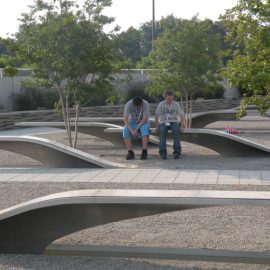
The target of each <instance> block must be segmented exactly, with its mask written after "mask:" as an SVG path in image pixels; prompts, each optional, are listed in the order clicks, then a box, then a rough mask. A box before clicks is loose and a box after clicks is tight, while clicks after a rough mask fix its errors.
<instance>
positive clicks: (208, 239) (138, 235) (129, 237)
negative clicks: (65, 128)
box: [0, 119, 270, 270]
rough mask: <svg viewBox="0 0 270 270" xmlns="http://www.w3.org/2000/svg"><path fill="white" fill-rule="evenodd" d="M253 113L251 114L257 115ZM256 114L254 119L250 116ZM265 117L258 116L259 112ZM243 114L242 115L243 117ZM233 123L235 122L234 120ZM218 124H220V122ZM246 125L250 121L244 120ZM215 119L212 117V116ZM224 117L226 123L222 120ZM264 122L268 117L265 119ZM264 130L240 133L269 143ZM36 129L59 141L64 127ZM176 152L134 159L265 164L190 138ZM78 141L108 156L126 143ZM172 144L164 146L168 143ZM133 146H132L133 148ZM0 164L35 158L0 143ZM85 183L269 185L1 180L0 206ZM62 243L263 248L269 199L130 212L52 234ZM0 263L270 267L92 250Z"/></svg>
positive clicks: (0, 261) (200, 165)
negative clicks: (258, 203) (224, 154)
mask: <svg viewBox="0 0 270 270" xmlns="http://www.w3.org/2000/svg"><path fill="white" fill-rule="evenodd" d="M257 120H258V119H257ZM257 120H256V121H257ZM264 120H265V119H264ZM252 121H255V120H253V119H251V121H243V122H240V121H239V122H233V123H234V124H233V125H232V124H231V125H232V126H233V127H235V128H238V129H240V128H241V126H237V125H240V124H241V125H243V126H242V127H245V128H248V127H250V128H252V127H253V126H254V124H253V123H252ZM244 122H245V123H244ZM236 123H237V125H236ZM219 124H220V126H219V127H220V128H222V127H223V126H222V124H221V123H219ZM247 124H248V125H250V126H247ZM215 125H217V124H216V123H215ZM226 125H229V124H228V123H227V122H226ZM264 125H266V127H264V128H265V129H266V130H267V128H268V125H270V124H269V122H268V125H267V122H266V123H265V122H264ZM269 135H270V128H269V133H252V132H251V133H245V132H243V133H240V135H239V136H245V137H248V138H250V139H253V140H256V141H258V142H260V143H262V144H265V145H267V146H270V136H269ZM42 136H43V137H46V138H50V139H54V140H56V141H59V142H62V143H66V135H65V132H61V133H57V134H46V135H42ZM182 146H183V156H182V157H181V159H180V160H178V161H175V160H173V159H169V160H166V161H165V162H164V161H160V159H159V157H158V150H157V149H156V148H151V149H149V159H148V160H147V161H146V162H142V161H140V160H138V159H136V160H135V161H133V163H135V164H137V165H138V166H140V167H145V168H155V167H159V168H160V167H163V168H184V169H243V170H244V169H245V170H256V169H260V170H269V168H270V166H269V165H270V159H269V158H252V157H246V158H221V157H219V156H218V155H217V154H216V153H215V152H213V151H210V150H208V149H206V148H203V147H199V146H196V145H192V144H188V143H182ZM78 148H79V149H81V150H83V151H86V152H89V153H92V154H96V155H99V156H104V158H106V159H108V160H113V161H117V162H123V163H125V162H126V161H125V160H124V155H125V153H126V150H125V149H124V148H120V147H119V148H115V147H113V146H112V145H111V144H110V143H107V142H105V141H102V140H99V139H96V138H93V137H91V136H88V135H84V134H80V138H79V145H78ZM169 151H170V152H171V149H170V150H169ZM139 153H140V149H136V154H137V156H138V155H139ZM0 164H1V165H0V166H1V167H5V166H14V167H26V166H30V167H33V166H41V164H39V163H38V162H36V161H34V160H32V159H29V158H25V157H22V156H19V155H15V154H12V153H9V152H6V151H0ZM91 188H108V189H111V188H119V189H179V190H181V189H219V190H221V189H222V190H268V191H270V186H236V185H233V186H229V185H218V186H217V185H181V184H170V185H167V184H126V183H65V184H61V183H14V182H13V183H11V182H9V183H7V182H2V183H0V198H1V199H0V209H4V208H6V207H9V206H12V205H15V204H18V203H21V202H24V201H26V200H29V199H32V198H36V197H39V196H43V195H46V194H51V193H56V192H61V191H67V190H74V189H91ZM56 243H62V244H100V245H105V244H109V245H127V246H154V247H158V246H161V247H179V248H211V249H230V250H247V251H262V252H268V253H269V252H270V211H269V207H243V206H241V207H240V206H237V207H236V206H227V207H215V208H204V209H193V210H185V211H177V212H172V213H166V214H161V215H155V216H151V217H143V218H136V219H131V220H126V221H121V222H116V223H113V224H107V225H102V226H97V227H94V228H89V229H86V230H82V231H79V232H76V233H74V234H71V235H68V236H66V237H63V238H61V239H58V240H57V241H56ZM0 269H1V270H2V269H5V270H11V269H12V270H30V269H31V270H32V269H45V270H47V269H48V270H49V269H50V270H54V269H61V270H62V269H63V270H64V269H65V270H67V269H78V270H80V269H94V270H99V269H100V270H101V269H102V270H107V269H108V270H112V269H117V270H118V269H119V270H120V269H131V270H132V269H134V270H135V269H149V270H151V269H157V270H165V269H166V270H167V269H168V270H203V269H211V270H225V269H237V270H238V269H246V270H252V269H269V270H270V266H260V265H244V264H228V263H210V262H185V261H173V260H143V259H118V258H91V257H66V256H62V257H57V256H44V255H42V256H41V255H40V256H39V255H0Z"/></svg>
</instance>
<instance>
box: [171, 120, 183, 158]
mask: <svg viewBox="0 0 270 270" xmlns="http://www.w3.org/2000/svg"><path fill="white" fill-rule="evenodd" d="M171 131H172V135H173V158H174V159H178V158H179V156H180V154H181V144H180V133H179V132H180V126H179V124H178V123H171Z"/></svg>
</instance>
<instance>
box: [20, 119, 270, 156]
mask: <svg viewBox="0 0 270 270" xmlns="http://www.w3.org/2000/svg"><path fill="white" fill-rule="evenodd" d="M16 125H17V126H21V127H22V126H24V127H26V126H27V127H29V126H35V127H37V126H39V127H44V126H46V127H58V128H62V129H63V128H64V123H63V122H19V123H16ZM78 131H79V132H82V133H86V134H89V135H93V136H96V137H98V138H100V139H104V140H107V141H109V142H111V143H112V144H114V145H116V146H124V141H123V138H122V131H123V127H121V126H117V125H113V124H108V123H98V122H85V123H84V122H81V123H79V125H78ZM150 131H151V134H152V135H151V136H150V137H149V143H150V145H155V146H157V145H158V144H159V139H158V137H157V136H155V135H154V134H155V133H154V132H155V129H154V128H151V129H150ZM168 134H169V139H170V137H171V135H170V132H169V133H168ZM181 140H182V141H186V142H190V143H193V144H198V145H201V146H204V147H207V148H209V149H212V150H214V151H216V152H217V153H219V154H220V155H221V156H229V157H248V156H251V155H252V156H269V154H270V149H269V148H268V147H266V146H263V145H261V144H258V143H255V142H252V141H250V140H247V139H244V138H242V137H239V136H235V135H233V134H229V133H227V132H224V131H218V130H213V129H195V128H192V129H185V132H184V133H181ZM168 145H171V143H170V142H168Z"/></svg>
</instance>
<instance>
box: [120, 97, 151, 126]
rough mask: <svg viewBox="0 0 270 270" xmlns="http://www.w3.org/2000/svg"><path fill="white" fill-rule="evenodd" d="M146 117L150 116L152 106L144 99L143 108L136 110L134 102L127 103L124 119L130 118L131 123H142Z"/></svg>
mask: <svg viewBox="0 0 270 270" xmlns="http://www.w3.org/2000/svg"><path fill="white" fill-rule="evenodd" d="M145 116H147V117H149V116H150V106H149V103H148V102H147V101H146V100H144V99H143V104H142V107H141V108H136V107H135V106H134V105H133V100H130V101H128V102H127V104H126V106H125V110H124V117H128V120H129V122H140V121H141V120H142V119H143V117H145Z"/></svg>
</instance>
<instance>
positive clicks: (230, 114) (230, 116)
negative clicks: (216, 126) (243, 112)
mask: <svg viewBox="0 0 270 270" xmlns="http://www.w3.org/2000/svg"><path fill="white" fill-rule="evenodd" d="M237 113H238V111H237V110H233V109H230V110H215V111H206V112H198V113H192V128H203V127H205V126H207V125H208V124H210V123H213V122H217V121H233V120H236V114H237Z"/></svg>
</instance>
